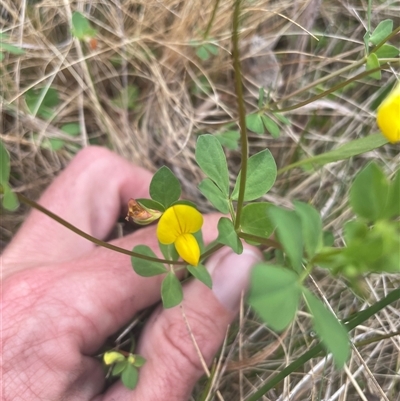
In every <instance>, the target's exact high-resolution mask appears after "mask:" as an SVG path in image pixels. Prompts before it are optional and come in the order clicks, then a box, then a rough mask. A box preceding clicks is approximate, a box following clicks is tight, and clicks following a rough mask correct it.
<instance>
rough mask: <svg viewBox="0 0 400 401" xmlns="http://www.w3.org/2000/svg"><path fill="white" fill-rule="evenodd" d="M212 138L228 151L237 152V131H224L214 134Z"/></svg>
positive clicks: (238, 136) (238, 133)
mask: <svg viewBox="0 0 400 401" xmlns="http://www.w3.org/2000/svg"><path fill="white" fill-rule="evenodd" d="M214 136H215V137H216V138H217V139H218V140H219V142H220V144H221V145H222V146H225V147H226V148H228V149H231V150H237V149H238V148H239V139H240V132H239V131H224V132H221V133H219V134H214Z"/></svg>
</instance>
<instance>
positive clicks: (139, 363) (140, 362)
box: [132, 355, 147, 368]
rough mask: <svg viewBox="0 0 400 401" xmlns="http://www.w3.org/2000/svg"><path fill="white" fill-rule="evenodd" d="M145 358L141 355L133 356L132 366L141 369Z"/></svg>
mask: <svg viewBox="0 0 400 401" xmlns="http://www.w3.org/2000/svg"><path fill="white" fill-rule="evenodd" d="M146 362H147V361H146V358H143V357H142V356H141V355H135V362H133V364H132V365H133V366H136V367H137V368H140V367H142V366H143V365H144V364H145V363H146Z"/></svg>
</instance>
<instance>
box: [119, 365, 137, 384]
mask: <svg viewBox="0 0 400 401" xmlns="http://www.w3.org/2000/svg"><path fill="white" fill-rule="evenodd" d="M121 380H122V383H123V385H124V386H125V387H126V388H129V390H133V389H134V388H135V387H136V385H137V383H138V380H139V372H138V370H137V369H136V368H135V367H134V366H133V365H131V364H130V363H128V364H127V365H126V367H125V369H124V370H123V372H122V374H121Z"/></svg>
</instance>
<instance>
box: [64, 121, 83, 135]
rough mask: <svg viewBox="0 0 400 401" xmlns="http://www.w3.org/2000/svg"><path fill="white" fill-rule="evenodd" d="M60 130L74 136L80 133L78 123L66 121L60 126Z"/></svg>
mask: <svg viewBox="0 0 400 401" xmlns="http://www.w3.org/2000/svg"><path fill="white" fill-rule="evenodd" d="M61 131H64V132H65V133H67V134H68V135H71V136H76V135H79V134H80V133H81V127H80V126H79V124H78V123H68V124H64V125H62V126H61Z"/></svg>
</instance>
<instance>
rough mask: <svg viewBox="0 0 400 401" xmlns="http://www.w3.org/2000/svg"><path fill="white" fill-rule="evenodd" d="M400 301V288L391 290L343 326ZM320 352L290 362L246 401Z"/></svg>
mask: <svg viewBox="0 0 400 401" xmlns="http://www.w3.org/2000/svg"><path fill="white" fill-rule="evenodd" d="M399 299H400V288H398V289H395V290H393V291H392V292H391V293H389V294H388V295H387V296H386V297H385V298H382V299H381V300H380V301H378V302H376V303H375V304H373V305H372V306H370V307H369V308H367V309H365V310H363V311H361V312H358V313H357V314H356V315H355V316H353V317H352V318H350V319H348V321H347V322H346V324H345V328H346V329H347V330H348V331H350V330H353V329H354V328H355V327H357V326H358V325H360V324H362V323H364V322H365V321H366V320H368V319H369V318H370V317H371V316H373V315H375V314H376V313H378V312H379V311H380V310H382V309H383V308H386V307H387V306H388V305H390V304H391V303H392V302H395V301H398V300H399ZM321 351H323V347H322V344H321V343H319V344H318V345H316V346H314V347H313V348H311V349H310V350H308V351H307V352H305V353H304V354H303V355H302V356H300V357H299V358H297V359H296V360H295V361H294V362H292V363H291V364H290V365H289V366H287V367H286V368H285V369H283V370H282V371H281V372H279V373H278V374H277V375H276V376H275V377H273V378H272V379H270V380H268V381H267V383H265V384H264V385H263V386H262V387H261V388H260V389H259V390H258V391H256V392H255V393H254V394H252V395H251V396H250V397H248V398H247V399H246V401H257V400H259V399H260V398H261V397H262V396H263V395H264V394H266V393H267V392H268V391H269V390H271V389H272V388H273V387H275V386H276V385H277V384H278V383H280V382H281V381H282V380H284V379H285V377H287V376H289V375H290V374H291V373H293V372H294V371H296V370H297V369H298V368H300V367H301V366H303V365H304V364H305V363H306V362H307V361H309V360H310V359H311V358H313V357H315V356H317V355H318V354H319V353H320V352H321Z"/></svg>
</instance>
